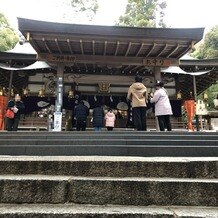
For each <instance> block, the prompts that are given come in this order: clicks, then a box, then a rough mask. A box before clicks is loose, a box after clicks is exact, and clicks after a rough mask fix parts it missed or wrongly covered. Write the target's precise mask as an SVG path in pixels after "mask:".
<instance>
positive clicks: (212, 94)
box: [198, 83, 218, 110]
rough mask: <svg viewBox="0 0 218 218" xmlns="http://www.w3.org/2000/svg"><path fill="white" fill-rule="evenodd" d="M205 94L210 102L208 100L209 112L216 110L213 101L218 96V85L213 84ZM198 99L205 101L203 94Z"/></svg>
mask: <svg viewBox="0 0 218 218" xmlns="http://www.w3.org/2000/svg"><path fill="white" fill-rule="evenodd" d="M205 92H206V93H207V95H208V100H207V104H208V110H215V106H214V103H213V100H214V99H215V98H216V97H217V95H218V83H216V84H213V85H212V86H210V87H209V88H208V89H207V90H206V91H205ZM198 98H199V99H201V100H203V93H202V94H201V95H200V96H198Z"/></svg>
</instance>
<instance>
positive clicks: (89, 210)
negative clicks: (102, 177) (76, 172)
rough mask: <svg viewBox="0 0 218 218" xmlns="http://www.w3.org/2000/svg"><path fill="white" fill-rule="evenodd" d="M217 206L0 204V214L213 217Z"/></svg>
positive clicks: (12, 217) (18, 217) (5, 217)
mask: <svg viewBox="0 0 218 218" xmlns="http://www.w3.org/2000/svg"><path fill="white" fill-rule="evenodd" d="M217 215H218V208H217V207H178V206H177V207H172V206H165V207H157V206H120V205H105V206H103V205H101V206H98V205H78V204H55V205H54V204H0V217H1V218H27V217H28V218H30V217H34V218H42V217H43V218H51V217H52V218H74V217H75V218H78V217H79V218H88V217H89V218H92V217H95V218H132V217H137V218H145V217H147V218H175V217H176V218H188V217H189V218H205V217H208V218H209V217H210V218H217V217H218V216H217Z"/></svg>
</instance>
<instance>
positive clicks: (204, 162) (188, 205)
mask: <svg viewBox="0 0 218 218" xmlns="http://www.w3.org/2000/svg"><path fill="white" fill-rule="evenodd" d="M217 137H218V136H217V134H215V133H202V134H200V133H192V134H190V133H182V132H173V133H156V132H155V133H140V132H113V133H105V132H102V133H95V132H86V133H77V132H68V133H44V132H43V133H36V132H34V133H30V132H28V133H27V132H26V133H25V132H20V133H19V132H18V133H8V132H2V133H1V134H0V154H1V156H0V217H7V218H12V217H13V218H23V217H28V218H29V217H30V218H31V217H34V218H36V217H37V218H38V217H39V218H41V217H42V218H44V217H46V218H47V217H49V218H50V217H52V218H53V217H54V218H56V217H57V218H59V217H64V218H66V217H79V218H80V217H81V218H83V217H87V218H90V217H97V218H98V217H111V218H112V217H122V218H124V217H125V218H128V217H137V218H138V217H140V218H141V217H149V218H151V217H152V218H168V217H174V218H176V217H182V218H188V217H189V218H190V217H193V218H194V217H201V218H203V217H210V218H211V217H213V218H215V217H216V218H218V155H217V153H216V152H217ZM110 139H113V140H111V141H110ZM149 141H150V143H149ZM167 141H168V143H167ZM177 142H178V144H177ZM193 143H194V144H193ZM104 146H105V147H106V148H107V149H104V148H103V147H104ZM128 146H129V147H128ZM134 146H135V150H136V151H137V149H139V150H138V151H137V152H135V153H134V152H133V151H134V149H133V148H134ZM165 147H167V148H168V149H170V148H173V149H175V150H174V151H173V152H169V150H166V151H165V154H168V155H167V157H163V155H162V149H163V150H164V148H165ZM189 147H192V148H193V149H192V150H186V153H185V154H186V157H183V156H181V154H178V152H180V151H181V150H182V149H180V148H183V149H184V150H185V149H186V148H189ZM148 148H151V150H152V148H157V149H156V150H155V149H153V150H152V151H151V152H150V153H149V154H147V153H146V152H148V151H149V149H148ZM176 148H179V149H178V151H176ZM199 148H200V151H199V150H198V149H199ZM208 148H211V149H212V151H213V154H214V155H212V153H210V154H211V155H210V157H205V156H206V155H205V154H204V153H203V152H206V153H209V149H208ZM13 149H14V150H13ZM61 149H63V150H64V152H63V151H62V150H61ZM77 149H79V151H77ZM110 149H112V151H110ZM122 149H123V150H124V151H122V152H121V150H122ZM144 149H145V150H144ZM194 150H195V152H196V155H194V156H195V157H190V156H191V155H188V151H191V152H192V153H193V154H194ZM67 151H68V153H67ZM34 152H36V153H34ZM43 152H45V153H43ZM107 152H108V153H109V154H108V155H107ZM116 152H117V153H116ZM140 152H141V155H140ZM174 152H176V154H177V155H174V157H170V155H171V154H173V153H174ZM199 152H200V154H201V152H202V155H201V156H199V157H198V156H197V154H199ZM63 154H64V156H61V155H63ZM100 154H102V155H101V156H100ZM134 154H135V155H134ZM183 154H184V153H183ZM24 155H25V156H24ZM77 155H79V156H77ZM87 155H89V156H87ZM97 155H98V156H97ZM161 155H162V156H161ZM171 156H173V155H171ZM176 156H177V157H176Z"/></svg>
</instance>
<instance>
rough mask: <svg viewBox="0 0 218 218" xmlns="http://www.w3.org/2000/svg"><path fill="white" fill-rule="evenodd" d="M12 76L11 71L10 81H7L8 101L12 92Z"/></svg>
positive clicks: (12, 72)
mask: <svg viewBox="0 0 218 218" xmlns="http://www.w3.org/2000/svg"><path fill="white" fill-rule="evenodd" d="M13 75H14V71H13V70H11V73H10V80H9V86H8V92H9V93H8V100H10V99H11V90H12V82H13Z"/></svg>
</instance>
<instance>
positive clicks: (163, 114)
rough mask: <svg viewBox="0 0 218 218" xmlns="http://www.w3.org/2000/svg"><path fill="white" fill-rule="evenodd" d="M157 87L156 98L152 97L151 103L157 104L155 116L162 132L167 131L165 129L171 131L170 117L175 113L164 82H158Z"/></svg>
mask: <svg viewBox="0 0 218 218" xmlns="http://www.w3.org/2000/svg"><path fill="white" fill-rule="evenodd" d="M155 87H156V91H155V93H154V96H152V95H151V96H150V97H151V99H150V102H151V103H155V116H156V117H157V118H158V124H159V128H160V131H165V128H167V131H171V130H172V127H171V123H170V115H172V114H173V113H172V108H171V104H170V100H169V97H168V92H167V90H166V89H165V88H164V84H163V83H162V82H157V83H156V85H155Z"/></svg>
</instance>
